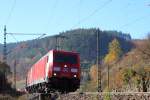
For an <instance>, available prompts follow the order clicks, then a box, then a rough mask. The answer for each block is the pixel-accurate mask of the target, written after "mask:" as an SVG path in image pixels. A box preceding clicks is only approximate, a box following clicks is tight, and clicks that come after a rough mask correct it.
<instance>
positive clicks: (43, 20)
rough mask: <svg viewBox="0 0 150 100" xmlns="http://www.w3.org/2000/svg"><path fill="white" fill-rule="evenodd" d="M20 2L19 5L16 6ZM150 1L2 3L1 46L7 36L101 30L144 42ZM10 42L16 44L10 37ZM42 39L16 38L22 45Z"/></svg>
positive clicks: (1, 0) (2, 0)
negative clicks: (5, 32)
mask: <svg viewBox="0 0 150 100" xmlns="http://www.w3.org/2000/svg"><path fill="white" fill-rule="evenodd" d="M15 1H16V2H15ZM149 4H150V0H0V33H1V35H0V40H1V41H0V43H2V42H3V37H2V36H3V27H4V25H5V24H6V25H7V32H15V33H18V32H19V33H20V32H21V33H47V36H49V35H53V34H58V33H59V32H62V31H66V30H70V29H76V28H94V27H96V28H100V29H102V30H117V31H122V32H125V33H130V34H131V36H132V37H133V38H144V37H146V35H147V33H148V32H150V24H149V23H150V6H148V5H149ZM7 37H8V40H7V42H16V40H15V39H13V37H12V36H7ZM36 37H38V36H32V37H31V36H30V37H29V36H15V38H16V39H17V40H18V41H21V40H28V39H34V38H36Z"/></svg>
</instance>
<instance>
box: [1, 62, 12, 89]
mask: <svg viewBox="0 0 150 100" xmlns="http://www.w3.org/2000/svg"><path fill="white" fill-rule="evenodd" d="M8 74H10V67H9V66H8V65H7V64H5V63H2V62H0V92H3V91H4V90H7V89H8V88H10V87H11V85H10V84H9V83H8V82H7V78H6V76H7V75H8Z"/></svg>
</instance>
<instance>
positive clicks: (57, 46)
mask: <svg viewBox="0 0 150 100" xmlns="http://www.w3.org/2000/svg"><path fill="white" fill-rule="evenodd" d="M54 37H55V38H56V47H55V49H56V50H61V49H62V46H61V39H62V40H64V39H68V37H66V36H62V35H60V34H59V35H55V36H54Z"/></svg>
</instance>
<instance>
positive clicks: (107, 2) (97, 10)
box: [72, 0, 112, 28]
mask: <svg viewBox="0 0 150 100" xmlns="http://www.w3.org/2000/svg"><path fill="white" fill-rule="evenodd" d="M111 2H112V0H108V1H106V2H105V3H104V4H103V5H102V6H99V7H98V8H97V9H95V10H94V11H93V12H92V13H90V14H89V15H88V16H87V17H85V18H83V19H81V20H80V21H79V22H78V23H77V24H75V25H74V26H73V27H72V28H74V27H76V26H78V25H79V24H81V23H82V22H85V21H86V20H88V19H89V18H90V17H92V16H93V15H95V14H96V13H97V12H99V11H100V10H102V9H103V8H105V7H106V6H107V5H108V4H109V3H111Z"/></svg>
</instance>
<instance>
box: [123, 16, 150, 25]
mask: <svg viewBox="0 0 150 100" xmlns="http://www.w3.org/2000/svg"><path fill="white" fill-rule="evenodd" d="M149 16H150V14H148V15H145V16H142V17H140V18H137V19H135V20H133V21H131V22H129V23H126V24H124V25H122V26H121V27H120V28H124V27H127V26H130V25H132V24H135V23H136V22H138V21H140V20H143V19H145V18H146V17H149Z"/></svg>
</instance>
